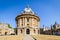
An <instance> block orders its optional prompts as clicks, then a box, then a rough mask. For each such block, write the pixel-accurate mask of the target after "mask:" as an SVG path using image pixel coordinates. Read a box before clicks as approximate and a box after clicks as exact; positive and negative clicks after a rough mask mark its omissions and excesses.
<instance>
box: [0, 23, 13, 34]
mask: <svg viewBox="0 0 60 40" xmlns="http://www.w3.org/2000/svg"><path fill="white" fill-rule="evenodd" d="M12 33H13V34H14V29H12V28H9V27H8V24H6V23H0V35H10V34H12Z"/></svg>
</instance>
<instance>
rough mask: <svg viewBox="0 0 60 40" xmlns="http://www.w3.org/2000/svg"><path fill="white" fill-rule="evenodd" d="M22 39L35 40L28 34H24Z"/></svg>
mask: <svg viewBox="0 0 60 40" xmlns="http://www.w3.org/2000/svg"><path fill="white" fill-rule="evenodd" d="M23 40H35V39H34V38H33V37H32V36H30V35H25V36H24V38H23Z"/></svg>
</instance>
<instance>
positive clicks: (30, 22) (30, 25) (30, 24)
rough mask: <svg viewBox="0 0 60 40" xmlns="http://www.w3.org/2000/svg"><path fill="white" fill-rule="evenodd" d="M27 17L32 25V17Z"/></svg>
mask: <svg viewBox="0 0 60 40" xmlns="http://www.w3.org/2000/svg"><path fill="white" fill-rule="evenodd" d="M29 19H30V20H29V22H30V26H32V18H31V17H30V18H29Z"/></svg>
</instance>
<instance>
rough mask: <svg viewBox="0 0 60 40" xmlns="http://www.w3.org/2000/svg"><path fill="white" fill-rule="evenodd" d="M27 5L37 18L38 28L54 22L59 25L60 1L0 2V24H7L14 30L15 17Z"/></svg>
mask: <svg viewBox="0 0 60 40" xmlns="http://www.w3.org/2000/svg"><path fill="white" fill-rule="evenodd" d="M27 5H29V6H30V8H31V9H32V10H33V11H34V12H35V14H36V15H38V16H39V18H40V27H43V25H45V26H46V27H49V26H50V25H51V24H52V25H53V24H54V23H55V21H56V22H57V23H58V24H60V0H0V23H8V24H10V25H11V26H12V27H13V28H15V27H16V21H15V17H16V16H17V15H19V14H20V13H21V12H22V11H23V10H24V8H25V7H26V6H27Z"/></svg>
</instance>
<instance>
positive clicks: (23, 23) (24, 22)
mask: <svg viewBox="0 0 60 40" xmlns="http://www.w3.org/2000/svg"><path fill="white" fill-rule="evenodd" d="M24 26H25V20H24V17H23V27H24Z"/></svg>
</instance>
